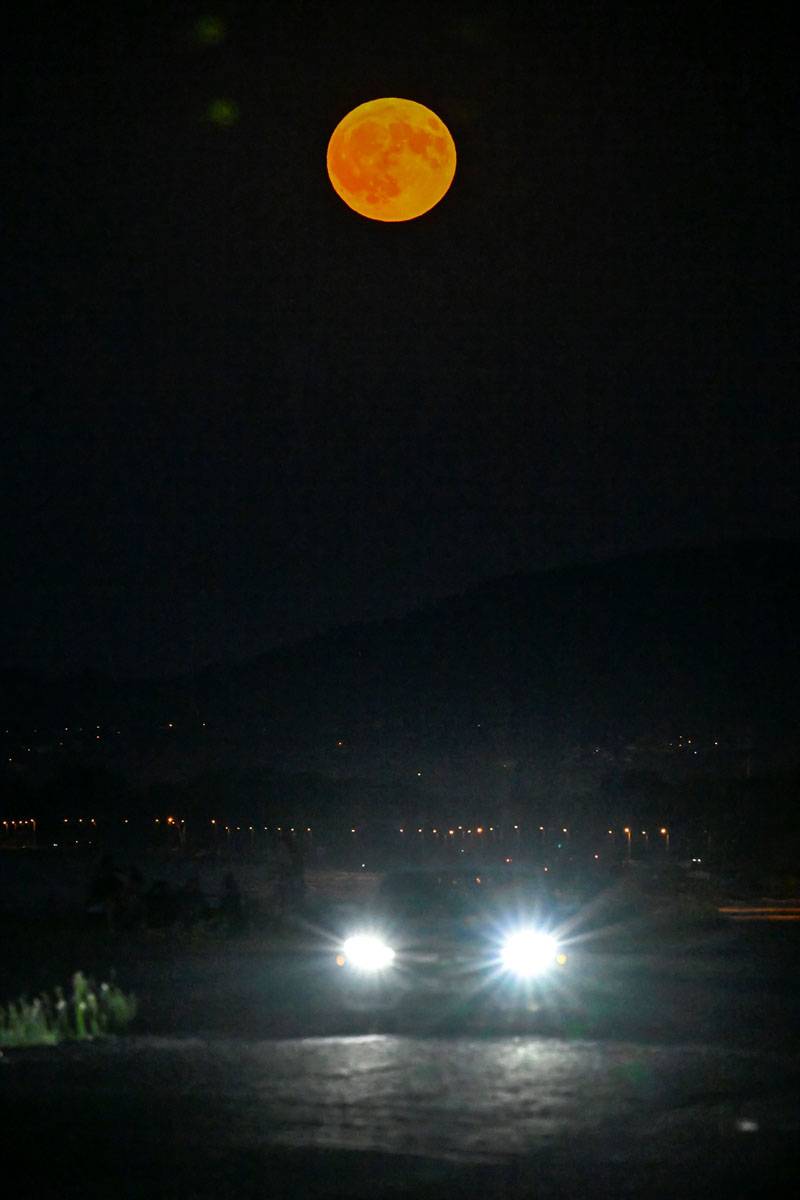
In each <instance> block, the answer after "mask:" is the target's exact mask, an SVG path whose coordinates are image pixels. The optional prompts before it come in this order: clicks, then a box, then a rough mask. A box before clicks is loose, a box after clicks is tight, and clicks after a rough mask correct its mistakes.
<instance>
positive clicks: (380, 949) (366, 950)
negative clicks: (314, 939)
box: [342, 934, 394, 971]
mask: <svg viewBox="0 0 800 1200" xmlns="http://www.w3.org/2000/svg"><path fill="white" fill-rule="evenodd" d="M342 953H343V954H344V956H345V958H346V959H347V961H348V962H349V963H350V965H351V967H355V968H356V970H358V971H383V970H385V969H386V967H388V966H391V964H392V962H393V961H394V950H392V948H391V946H387V945H386V943H385V942H383V941H381V939H380V938H378V937H373V936H372V935H371V934H358V935H356V936H355V937H350V938H348V939H347V941H346V942H345V944H344V946H343V947H342Z"/></svg>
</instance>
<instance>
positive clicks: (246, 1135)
mask: <svg viewBox="0 0 800 1200" xmlns="http://www.w3.org/2000/svg"><path fill="white" fill-rule="evenodd" d="M0 1105H2V1115H3V1129H4V1131H5V1133H6V1135H8V1134H9V1132H10V1131H11V1130H13V1139H11V1138H10V1139H9V1140H8V1143H7V1146H6V1150H5V1153H4V1162H5V1164H6V1170H7V1171H8V1170H9V1166H10V1165H13V1167H14V1177H15V1185H14V1195H15V1197H26V1198H27V1197H31V1198H33V1197H49V1196H56V1195H58V1196H59V1197H62V1198H66V1197H73V1196H75V1197H78V1196H81V1197H95V1196H97V1197H99V1196H101V1195H102V1196H110V1195H115V1196H124V1197H137V1198H138V1197H145V1196H153V1197H155V1196H158V1197H172V1196H175V1197H177V1196H183V1197H186V1196H191V1197H197V1198H198V1200H202V1198H204V1197H212V1196H213V1197H215V1198H217V1200H219V1197H228V1196H230V1197H251V1196H253V1197H254V1196H256V1195H258V1196H282V1195H287V1196H288V1195H290V1194H292V1195H295V1196H296V1195H306V1196H319V1197H322V1196H328V1197H333V1196H339V1197H343V1196H353V1197H357V1196H358V1197H361V1196H363V1197H366V1196H371V1197H375V1196H383V1195H387V1196H395V1195H417V1196H428V1195H429V1194H430V1195H431V1196H433V1195H437V1196H440V1197H441V1196H447V1195H450V1194H453V1195H455V1194H457V1193H458V1192H463V1189H464V1187H468V1188H469V1189H470V1193H471V1194H477V1193H476V1192H475V1190H474V1189H475V1188H476V1186H477V1185H478V1184H479V1186H480V1193H481V1195H482V1196H493V1195H507V1196H516V1195H526V1194H535V1195H537V1196H541V1197H550V1196H561V1195H578V1194H580V1195H585V1196H612V1195H613V1196H622V1195H642V1196H648V1197H652V1196H665V1197H666V1196H671V1197H679V1196H695V1195H697V1196H699V1195H701V1194H708V1193H709V1192H712V1193H713V1192H714V1191H715V1190H717V1189H720V1188H722V1187H724V1188H725V1190H726V1195H727V1196H744V1195H751V1194H752V1195H756V1194H758V1192H757V1190H755V1189H757V1188H758V1187H760V1188H762V1189H763V1186H764V1178H765V1174H764V1173H765V1172H766V1173H767V1175H768V1177H769V1179H770V1180H771V1183H772V1188H773V1190H772V1192H771V1194H773V1195H786V1196H789V1195H790V1194H791V1195H794V1194H795V1190H794V1184H795V1168H794V1151H795V1147H796V1142H797V1137H798V1135H800V1057H798V1056H796V1055H794V1056H789V1057H786V1056H784V1055H781V1054H778V1053H772V1054H769V1053H766V1052H764V1051H759V1052H755V1053H749V1052H746V1051H742V1050H734V1049H731V1048H726V1047H719V1046H705V1047H698V1046H696V1045H692V1046H660V1045H643V1044H640V1043H629V1042H619V1041H617V1042H599V1041H581V1040H578V1041H574V1042H570V1041H566V1040H565V1039H562V1038H535V1037H521V1038H466V1037H461V1038H455V1039H443V1038H426V1039H420V1038H413V1037H402V1036H401V1037H398V1036H391V1035H389V1036H387V1035H376V1036H368V1037H345V1038H337V1037H331V1038H307V1039H288V1040H275V1041H244V1040H235V1039H230V1038H223V1039H211V1040H204V1039H197V1038H185V1039H177V1038H172V1039H170V1038H159V1037H138V1038H131V1039H129V1040H126V1041H121V1042H117V1043H106V1044H98V1045H95V1046H88V1047H87V1046H77V1047H76V1046H72V1047H66V1048H62V1049H59V1050H57V1051H56V1052H52V1051H44V1050H35V1051H33V1050H29V1051H25V1052H17V1053H14V1054H8V1053H7V1054H6V1056H5V1058H4V1059H3V1060H2V1065H0ZM748 1189H753V1190H748ZM790 1189H791V1190H790Z"/></svg>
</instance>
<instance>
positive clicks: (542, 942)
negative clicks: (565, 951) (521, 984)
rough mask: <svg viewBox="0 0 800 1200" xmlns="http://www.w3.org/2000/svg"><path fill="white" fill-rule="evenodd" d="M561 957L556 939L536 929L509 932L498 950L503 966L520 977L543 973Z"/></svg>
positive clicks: (528, 977) (525, 977)
mask: <svg viewBox="0 0 800 1200" xmlns="http://www.w3.org/2000/svg"><path fill="white" fill-rule="evenodd" d="M562 957H563V956H561V955H559V952H558V942H557V941H556V939H555V938H554V937H551V935H550V934H549V933H541V932H540V931H538V930H536V929H521V930H519V932H517V933H512V934H509V936H508V937H507V938H506V940H505V942H504V943H503V946H502V948H501V950H500V961H501V962H502V964H503V966H504V967H505V968H506V970H507V971H511V972H512V974H514V975H517V976H519V978H521V979H530V978H532V977H533V976H534V975H542V974H544V972H545V971H549V969H550V968H551V967H552V966H554V965H555V963H556V962H557V961H559V960H560V959H561V958H562Z"/></svg>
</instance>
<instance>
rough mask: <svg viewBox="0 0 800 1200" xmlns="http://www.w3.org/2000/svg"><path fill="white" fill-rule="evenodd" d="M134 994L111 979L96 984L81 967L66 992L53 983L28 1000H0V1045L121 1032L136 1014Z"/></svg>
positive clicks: (37, 1043)
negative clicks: (50, 989) (126, 991)
mask: <svg viewBox="0 0 800 1200" xmlns="http://www.w3.org/2000/svg"><path fill="white" fill-rule="evenodd" d="M136 1011H137V1003H136V997H135V996H132V995H126V994H125V993H124V992H123V991H121V990H120V988H118V987H117V986H116V985H115V984H113V983H101V984H100V986H99V987H97V986H95V983H94V981H93V980H91V979H87V978H86V976H85V975H84V974H83V973H82V972H81V971H76V972H75V974H74V975H73V976H72V986H71V990H69V991H68V994H66V993H65V992H64V989H63V988H60V987H57V988H56V989H55V990H54V992H53V994H52V995H51V994H50V993H48V992H42V993H41V995H39V996H35V997H34V998H33V999H32V1000H31V999H28V997H27V996H21V997H20V999H19V1000H17V1001H16V1002H15V1003H11V1004H6V1005H3V1004H0V1046H55V1045H57V1044H58V1043H59V1042H64V1041H82V1040H87V1039H91V1038H100V1037H107V1036H108V1035H109V1034H115V1033H124V1032H125V1031H126V1030H127V1028H128V1026H129V1025H130V1023H131V1021H132V1020H133V1019H134V1017H135V1016H136Z"/></svg>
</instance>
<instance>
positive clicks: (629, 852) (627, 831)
mask: <svg viewBox="0 0 800 1200" xmlns="http://www.w3.org/2000/svg"><path fill="white" fill-rule="evenodd" d="M622 832H623V833H624V834H625V837H626V838H627V839H628V858H630V856H631V831H630V828H629V827H628V826H627V825H626V826H625V828H624V829H623V831H622Z"/></svg>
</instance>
